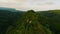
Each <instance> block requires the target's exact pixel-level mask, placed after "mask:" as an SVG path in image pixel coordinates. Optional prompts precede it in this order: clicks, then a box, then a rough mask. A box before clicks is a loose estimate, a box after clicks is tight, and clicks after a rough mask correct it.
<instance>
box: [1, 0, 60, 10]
mask: <svg viewBox="0 0 60 34" xmlns="http://www.w3.org/2000/svg"><path fill="white" fill-rule="evenodd" d="M0 7H8V8H16V9H17V10H31V9H32V10H36V11H39V10H40V11H41V10H54V9H60V0H0Z"/></svg>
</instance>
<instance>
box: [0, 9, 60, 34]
mask: <svg viewBox="0 0 60 34" xmlns="http://www.w3.org/2000/svg"><path fill="white" fill-rule="evenodd" d="M0 34H60V10H48V11H34V10H28V11H20V10H16V9H11V8H0Z"/></svg>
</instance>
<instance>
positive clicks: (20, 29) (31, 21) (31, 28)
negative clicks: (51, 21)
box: [6, 10, 52, 34]
mask: <svg viewBox="0 0 60 34" xmlns="http://www.w3.org/2000/svg"><path fill="white" fill-rule="evenodd" d="M38 16H39V14H37V13H36V12H34V11H33V10H29V11H28V12H26V13H25V14H24V15H23V17H22V19H21V21H19V20H18V21H17V22H18V23H17V26H16V27H15V28H11V29H10V27H9V28H8V30H7V32H6V34H52V32H51V31H50V30H49V29H47V28H46V27H44V26H43V25H42V24H40V22H39V21H38Z"/></svg>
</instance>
